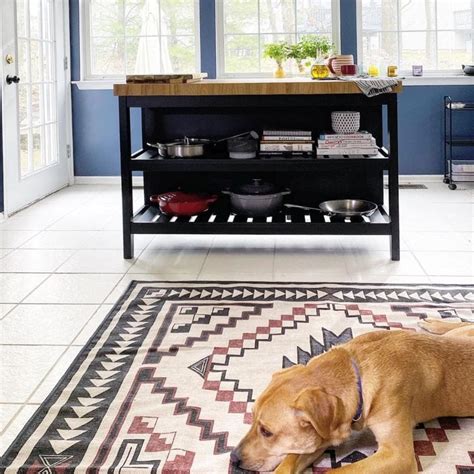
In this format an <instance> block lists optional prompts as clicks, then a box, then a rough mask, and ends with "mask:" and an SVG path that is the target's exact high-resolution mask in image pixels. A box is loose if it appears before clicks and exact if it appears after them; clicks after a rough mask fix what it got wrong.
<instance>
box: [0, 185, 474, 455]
mask: <svg viewBox="0 0 474 474" xmlns="http://www.w3.org/2000/svg"><path fill="white" fill-rule="evenodd" d="M460 188H461V189H459V190H457V191H455V192H453V191H449V190H448V189H447V187H446V186H444V185H442V184H433V183H432V184H428V189H427V190H402V191H401V228H402V258H401V261H400V262H392V261H391V260H390V258H389V252H388V238H387V237H353V236H352V237H333V236H320V237H307V236H299V237H288V236H280V235H277V236H259V237H254V236H249V235H246V236H215V237H213V236H199V235H197V236H171V235H164V236H156V237H154V236H139V237H137V238H136V240H135V247H136V256H135V257H136V258H135V259H134V260H131V261H124V260H123V259H122V256H121V245H122V241H121V232H120V228H121V227H120V226H121V221H120V190H119V188H118V186H73V187H70V188H67V189H64V190H62V191H60V192H58V193H56V194H54V195H53V196H50V197H49V198H47V199H45V200H43V201H41V202H39V203H37V204H35V205H34V206H32V207H31V208H29V209H26V210H25V211H22V212H21V213H19V214H17V215H16V216H14V217H12V218H10V219H8V220H6V221H3V222H0V325H1V328H0V360H1V366H0V369H1V378H0V387H1V388H0V452H3V450H4V449H6V447H7V446H8V444H9V443H10V442H11V441H12V439H13V438H14V436H15V435H16V433H18V431H19V430H20V429H21V428H22V426H23V425H24V424H25V423H26V422H27V420H28V419H29V417H30V416H31V415H32V414H33V413H34V411H35V409H36V408H37V407H38V406H39V404H40V403H41V402H42V401H43V400H44V399H45V397H46V396H47V395H48V393H49V392H50V391H51V389H52V388H53V387H54V385H55V384H56V383H57V381H58V380H59V378H60V377H61V375H62V374H63V373H64V372H65V371H66V369H67V367H68V366H69V365H70V363H71V362H72V360H73V359H74V357H75V356H76V355H77V353H78V352H79V350H80V349H81V347H83V345H84V344H85V343H86V342H87V340H88V339H89V337H90V336H91V335H92V334H93V332H94V331H95V329H96V328H97V327H98V325H99V324H100V323H101V321H102V320H103V319H104V317H105V316H106V314H107V312H108V311H109V310H110V309H111V308H112V305H113V303H114V302H115V301H116V300H117V299H118V298H119V296H120V295H121V293H122V292H123V291H124V290H125V289H126V287H127V285H128V283H129V282H130V281H131V280H133V279H136V280H269V281H312V282H333V281H334V282H385V283H474V240H473V239H474V187H470V188H469V187H467V186H461V187H460ZM136 198H137V202H139V201H140V190H136Z"/></svg>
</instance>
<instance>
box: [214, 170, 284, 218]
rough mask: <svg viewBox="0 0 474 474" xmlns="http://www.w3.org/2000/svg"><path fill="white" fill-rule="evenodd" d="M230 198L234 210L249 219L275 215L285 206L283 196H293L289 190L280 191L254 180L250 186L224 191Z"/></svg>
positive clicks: (270, 185)
mask: <svg viewBox="0 0 474 474" xmlns="http://www.w3.org/2000/svg"><path fill="white" fill-rule="evenodd" d="M222 192H223V193H224V194H228V195H229V196H230V203H231V206H232V210H233V211H234V212H235V213H236V214H241V215H244V216H249V217H266V216H271V215H272V214H275V213H276V212H277V211H279V210H280V208H281V206H282V204H283V196H286V195H288V194H291V191H290V190H289V189H284V190H278V189H277V188H276V186H274V185H273V184H270V183H265V182H263V181H262V180H261V179H254V180H252V182H251V183H249V184H244V185H241V186H238V187H236V188H234V189H231V190H225V191H222Z"/></svg>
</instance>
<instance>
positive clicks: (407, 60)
mask: <svg viewBox="0 0 474 474" xmlns="http://www.w3.org/2000/svg"><path fill="white" fill-rule="evenodd" d="M473 46H474V0H359V63H361V64H362V65H363V66H364V67H365V68H367V66H368V65H370V64H376V65H379V66H380V67H382V68H385V67H386V66H387V65H389V64H398V66H399V67H400V69H401V70H402V71H411V66H412V65H414V64H417V65H419V64H421V65H423V66H424V69H425V71H432V72H436V71H453V72H454V71H460V70H461V65H462V64H472V63H473V59H474V47H473Z"/></svg>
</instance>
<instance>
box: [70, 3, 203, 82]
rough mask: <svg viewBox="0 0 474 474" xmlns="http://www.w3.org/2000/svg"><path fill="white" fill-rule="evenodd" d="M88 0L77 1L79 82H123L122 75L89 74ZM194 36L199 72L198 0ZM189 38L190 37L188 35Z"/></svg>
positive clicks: (199, 33) (199, 34)
mask: <svg viewBox="0 0 474 474" xmlns="http://www.w3.org/2000/svg"><path fill="white" fill-rule="evenodd" d="M89 6H90V0H79V23H80V25H79V35H80V40H79V43H80V63H81V64H80V77H81V82H82V81H84V82H104V83H110V82H123V81H125V75H124V74H107V75H104V74H92V73H91V70H90V68H91V54H90V51H91V44H90V38H91V25H90V8H89ZM194 9H195V10H194V15H195V25H194V36H195V42H196V71H197V72H199V71H200V70H201V31H200V23H201V22H200V8H199V0H195V1H194ZM189 36H191V35H189Z"/></svg>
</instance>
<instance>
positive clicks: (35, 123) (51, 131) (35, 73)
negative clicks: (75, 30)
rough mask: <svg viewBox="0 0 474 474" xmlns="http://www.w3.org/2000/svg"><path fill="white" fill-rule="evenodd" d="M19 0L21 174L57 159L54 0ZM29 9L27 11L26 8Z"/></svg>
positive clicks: (34, 170)
mask: <svg viewBox="0 0 474 474" xmlns="http://www.w3.org/2000/svg"><path fill="white" fill-rule="evenodd" d="M27 6H28V0H22V1H19V2H18V3H17V28H18V31H22V32H23V34H24V37H23V38H19V40H18V71H19V74H20V78H21V83H20V84H19V85H18V89H17V91H18V125H19V128H20V137H19V141H20V172H21V177H22V178H24V177H27V176H28V175H29V174H30V173H33V172H37V171H39V170H41V169H43V168H46V167H47V166H49V165H52V164H54V163H57V162H58V144H57V140H58V130H57V127H58V122H57V96H56V91H57V87H56V54H55V50H56V42H55V24H54V6H55V0H29V6H30V8H29V9H28V8H26V7H27ZM25 8H26V10H25Z"/></svg>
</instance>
